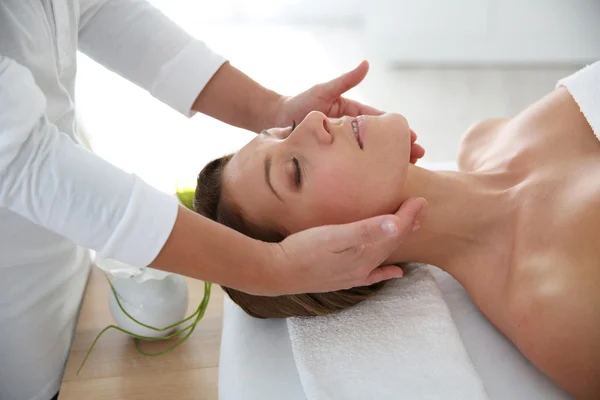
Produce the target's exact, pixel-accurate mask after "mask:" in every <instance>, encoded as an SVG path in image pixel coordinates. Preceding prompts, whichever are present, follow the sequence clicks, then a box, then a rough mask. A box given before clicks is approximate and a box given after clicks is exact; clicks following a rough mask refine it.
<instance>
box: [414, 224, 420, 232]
mask: <svg viewBox="0 0 600 400" xmlns="http://www.w3.org/2000/svg"><path fill="white" fill-rule="evenodd" d="M419 229H421V225H415V226H413V228H412V231H413V232H416V231H418V230H419Z"/></svg>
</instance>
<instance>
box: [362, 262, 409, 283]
mask: <svg viewBox="0 0 600 400" xmlns="http://www.w3.org/2000/svg"><path fill="white" fill-rule="evenodd" d="M403 274H404V272H403V271H402V268H400V267H398V266H396V265H386V266H385V267H378V268H375V269H374V270H373V271H371V273H370V274H369V276H368V277H367V279H365V283H364V286H371V285H373V284H375V283H379V282H381V281H387V280H388V279H392V278H402V275H403Z"/></svg>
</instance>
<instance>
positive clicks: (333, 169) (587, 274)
mask: <svg viewBox="0 0 600 400" xmlns="http://www.w3.org/2000/svg"><path fill="white" fill-rule="evenodd" d="M562 83H563V85H565V86H566V88H565V86H559V87H558V88H557V89H556V90H554V91H553V92H552V93H550V94H548V95H547V96H545V97H543V98H542V99H540V100H539V101H537V102H535V103H534V104H532V105H531V106H529V107H528V108H526V109H525V110H523V111H522V112H521V113H519V114H518V115H516V116H515V117H513V118H510V119H493V120H487V121H484V122H481V123H478V124H476V125H474V126H473V127H471V128H470V129H469V130H468V131H467V132H466V134H465V136H464V138H463V140H462V144H461V148H460V154H459V157H458V165H459V169H460V172H439V171H429V170H427V169H423V168H420V167H418V166H416V165H413V163H412V162H411V161H413V162H414V161H415V158H418V157H420V156H422V154H415V153H414V152H417V153H418V152H420V151H422V149H421V148H420V147H418V146H416V147H415V145H414V143H413V142H414V136H413V137H412V140H411V136H412V135H411V130H410V128H409V125H408V123H407V121H406V119H405V118H404V117H403V116H401V115H399V114H386V115H383V116H380V117H359V118H355V119H352V118H342V119H328V118H326V117H325V116H324V115H323V114H320V113H317V112H313V113H311V114H309V115H308V116H307V117H306V118H305V119H304V120H303V121H302V122H301V123H299V124H298V125H297V126H292V127H288V128H274V129H270V130H267V131H265V132H263V133H262V134H260V135H258V136H257V137H256V138H255V139H253V140H252V141H251V142H250V143H248V144H247V145H246V146H244V147H243V148H242V149H240V150H239V151H238V152H237V153H235V154H233V155H229V156H225V157H223V158H220V159H217V160H214V161H212V162H211V163H209V164H208V165H207V166H206V167H205V168H204V169H203V170H202V172H201V173H200V175H199V177H198V186H197V189H196V196H195V208H196V211H197V212H198V213H200V214H203V215H204V216H207V217H209V218H212V219H213V220H216V221H218V222H220V223H223V224H225V225H227V226H229V227H232V228H234V229H236V230H238V231H240V232H242V233H244V234H246V235H249V236H251V237H253V238H257V239H260V240H264V241H271V242H273V241H281V240H282V239H283V238H285V237H286V236H287V235H290V234H292V233H294V232H296V231H300V230H303V229H306V228H310V227H314V226H317V225H325V224H337V223H347V222H351V221H356V220H360V219H363V218H367V217H371V216H375V215H379V214H388V213H394V212H395V211H396V210H397V209H398V208H399V206H400V204H402V202H403V201H405V200H406V199H408V198H409V197H424V198H426V199H427V200H428V203H429V205H428V207H427V209H426V210H425V211H424V213H423V215H422V216H421V220H420V226H421V229H420V230H418V231H417V232H415V233H413V234H412V235H411V236H410V238H409V239H408V240H406V241H405V242H404V243H402V244H401V245H400V247H399V248H398V249H397V250H396V251H395V252H394V253H393V254H392V255H391V256H390V257H389V259H388V260H386V263H388V264H393V263H404V262H422V263H427V264H431V265H435V266H437V267H439V268H442V269H443V270H445V271H446V272H448V273H449V274H451V275H452V276H453V277H454V278H455V279H456V280H458V281H459V282H460V283H461V284H462V285H463V286H464V288H465V289H466V290H467V291H468V293H469V294H470V295H471V297H472V299H473V301H474V302H475V303H476V304H477V306H478V307H479V308H480V310H481V311H482V313H483V314H484V315H485V316H486V317H487V318H488V319H489V320H490V321H491V322H492V323H493V324H494V325H495V327H496V328H497V329H499V330H500V331H501V332H502V333H503V334H504V335H505V336H506V337H508V338H509V339H510V340H511V341H512V342H513V343H514V344H515V345H516V346H517V347H518V348H519V349H520V351H521V352H522V353H523V354H524V355H525V356H526V357H527V358H528V359H529V360H530V361H531V362H533V364H535V365H536V366H537V367H538V368H539V369H540V370H541V371H543V372H544V373H545V374H546V375H548V377H550V378H551V379H552V380H553V381H554V382H555V383H556V384H557V385H558V386H560V387H562V388H563V389H565V390H566V391H568V392H569V393H571V394H572V395H574V396H575V397H576V398H578V399H599V398H600V242H599V239H598V236H597V230H598V226H599V223H600V142H599V141H598V139H597V138H596V136H595V135H594V130H593V129H595V130H596V134H600V63H596V64H595V65H593V66H592V67H588V69H586V70H584V71H582V72H581V71H580V72H579V73H578V74H575V75H573V76H571V77H569V78H567V80H566V81H563V82H562ZM567 88H568V89H567ZM590 92H592V93H593V94H594V95H590ZM594 96H595V97H594ZM594 102H595V104H594ZM580 107H581V109H580ZM584 114H586V115H587V119H586V115H584ZM592 127H593V129H592ZM411 148H412V149H413V154H412V155H411ZM415 149H416V150H415ZM411 158H412V160H411ZM382 285H383V284H376V285H373V286H369V287H360V288H352V289H349V290H342V291H337V292H331V293H320V294H301V295H291V296H280V297H259V296H254V295H249V294H245V293H241V292H238V291H236V290H232V289H229V288H224V289H225V291H226V292H227V293H228V294H229V296H230V297H231V299H232V300H233V301H234V302H236V303H237V304H238V305H239V306H240V307H241V308H243V309H244V310H245V311H246V312H247V313H248V314H250V315H252V316H254V317H258V318H285V317H291V316H315V315H324V314H327V313H332V312H336V311H339V310H343V309H345V308H347V307H351V306H352V305H355V304H357V303H359V302H361V301H363V300H365V299H367V298H369V296H372V295H373V294H374V293H376V292H377V291H378V290H379V289H381V287H382Z"/></svg>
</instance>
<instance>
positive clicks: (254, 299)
mask: <svg viewBox="0 0 600 400" xmlns="http://www.w3.org/2000/svg"><path fill="white" fill-rule="evenodd" d="M232 157H233V155H232V154H230V155H227V156H224V157H221V158H218V159H216V160H213V161H211V162H210V163H208V164H207V165H206V166H205V167H204V168H203V169H202V171H201V172H200V174H199V175H198V184H197V186H196V193H195V195H194V210H195V211H196V212H197V213H199V214H201V215H203V216H205V217H207V218H210V219H212V220H214V221H217V222H219V223H221V224H223V225H226V226H228V227H230V228H232V229H235V230H237V231H238V232H241V233H243V234H245V235H247V236H250V237H252V238H254V239H258V240H262V241H265V242H280V241H282V240H283V239H284V238H285V236H284V235H283V234H281V233H278V232H275V231H273V230H270V229H266V228H265V227H261V226H257V225H256V224H253V223H251V222H250V221H249V219H248V218H244V216H243V215H242V213H241V212H240V211H239V210H236V207H235V205H233V204H228V202H227V201H225V200H224V199H223V193H222V185H221V182H222V176H223V170H224V169H225V166H226V165H227V163H228V162H229V160H231V158H232ZM382 287H383V282H380V283H376V284H374V285H371V286H363V287H356V288H352V289H347V290H338V291H335V292H327V293H305V294H296V295H284V296H276V297H267V296H255V295H251V294H248V293H243V292H240V291H238V290H235V289H231V288H228V287H224V286H223V290H224V291H225V292H226V293H227V294H228V295H229V297H230V298H231V300H233V301H234V302H235V303H236V304H237V305H238V306H240V307H241V308H242V309H243V310H244V311H245V312H246V313H247V314H249V315H251V316H253V317H256V318H288V317H300V316H305V317H306V316H317V315H326V314H331V313H333V312H337V311H341V310H343V309H346V308H348V307H351V306H354V305H356V304H358V303H360V302H362V301H363V300H365V299H367V298H369V297H370V296H372V295H373V294H375V293H376V292H377V291H379V289H381V288H382Z"/></svg>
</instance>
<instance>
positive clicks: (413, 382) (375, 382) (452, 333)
mask: <svg viewBox="0 0 600 400" xmlns="http://www.w3.org/2000/svg"><path fill="white" fill-rule="evenodd" d="M287 324H288V331H289V334H290V340H291V344H292V350H293V354H294V360H295V363H296V367H297V369H298V373H299V375H300V380H301V382H302V386H303V388H304V392H305V394H306V397H307V398H308V400H328V399H332V400H340V399H343V400H352V399H357V400H359V399H360V400H365V399H369V400H371V399H382V400H385V399H410V400H421V399H444V400H446V399H457V400H458V399H460V400H480V399H487V395H486V392H485V389H484V387H483V384H482V382H481V379H480V378H479V376H478V374H477V372H476V371H475V369H474V368H473V365H472V364H471V361H470V359H469V356H468V354H467V352H466V350H465V347H464V345H463V343H462V341H461V339H460V335H459V333H458V330H457V328H456V326H455V325H454V322H453V320H452V317H451V315H450V310H449V309H448V306H447V304H446V302H445V301H444V299H443V297H442V292H441V290H440V288H439V287H438V285H437V283H436V281H435V279H434V278H433V276H432V275H431V272H430V271H429V270H428V269H427V267H424V266H419V267H412V268H406V269H405V276H404V278H402V279H396V280H392V281H389V282H388V283H387V285H386V286H385V287H384V289H383V290H382V291H381V292H380V293H378V294H377V295H376V296H374V297H373V298H372V299H369V300H367V301H365V302H363V303H361V304H359V305H357V306H355V307H352V308H350V309H348V310H345V311H343V312H341V313H338V314H334V315H329V316H325V317H311V318H289V319H288V320H287Z"/></svg>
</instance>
